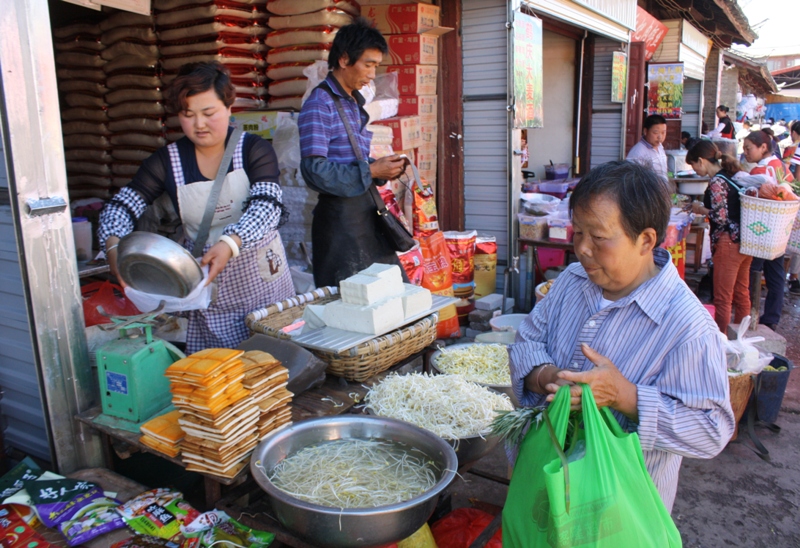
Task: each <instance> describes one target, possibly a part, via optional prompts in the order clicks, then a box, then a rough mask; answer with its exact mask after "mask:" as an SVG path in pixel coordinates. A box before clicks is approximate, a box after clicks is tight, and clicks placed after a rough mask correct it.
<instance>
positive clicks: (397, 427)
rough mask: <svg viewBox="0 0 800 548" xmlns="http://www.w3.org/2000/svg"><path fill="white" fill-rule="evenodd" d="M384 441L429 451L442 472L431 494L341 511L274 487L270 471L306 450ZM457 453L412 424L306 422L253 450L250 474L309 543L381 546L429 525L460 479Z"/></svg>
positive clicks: (364, 419) (347, 419) (356, 419)
mask: <svg viewBox="0 0 800 548" xmlns="http://www.w3.org/2000/svg"><path fill="white" fill-rule="evenodd" d="M349 438H357V439H375V438H377V439H382V440H389V441H393V442H400V443H404V444H406V445H408V446H409V447H413V448H416V449H419V450H421V451H423V452H425V453H426V454H427V455H428V457H429V458H430V459H431V460H432V461H433V462H434V463H435V464H436V466H437V468H438V469H439V470H441V471H442V472H441V476H440V478H439V481H438V482H437V483H436V485H435V486H434V487H433V488H432V489H431V490H430V491H428V492H426V493H423V494H422V495H420V496H418V497H414V498H413V499H411V500H408V501H406V502H402V503H399V504H392V505H390V506H379V507H377V508H353V509H344V510H340V509H338V508H329V507H327V506H319V505H317V504H311V503H308V502H304V501H302V500H299V499H297V498H295V497H293V496H291V495H289V494H288V493H286V492H284V491H281V490H280V489H278V488H277V487H275V486H274V485H273V484H272V482H270V481H269V479H268V478H267V477H266V476H265V475H264V473H263V472H261V470H260V469H259V468H258V467H257V466H256V465H255V464H256V463H257V462H259V461H260V463H261V465H262V466H263V467H264V469H265V470H267V471H270V470H272V469H273V468H274V467H275V465H276V464H277V463H279V462H280V461H281V460H283V459H285V458H286V457H288V456H290V455H292V454H294V453H296V452H297V451H299V450H300V449H302V448H304V447H308V446H310V445H316V444H319V443H322V442H325V441H332V440H338V439H349ZM456 467H457V459H456V454H455V452H454V451H453V448H452V447H450V445H448V444H447V442H445V441H444V440H442V439H441V438H439V437H438V436H436V435H435V434H433V433H431V432H428V431H426V430H423V429H422V428H418V427H417V426H414V425H413V424H409V423H407V422H403V421H398V420H394V419H387V418H384V417H375V416H364V415H361V416H359V415H344V416H339V417H323V418H319V419H310V420H307V421H302V422H299V423H296V424H293V425H292V426H290V427H288V428H284V429H282V430H279V431H277V432H274V433H272V434H270V435H269V436H268V437H266V438H265V439H264V440H263V441H262V442H261V443H260V444H259V445H258V446H257V447H256V449H255V451H253V455H252V457H251V459H250V472H251V474H252V475H253V477H254V478H255V479H256V481H257V482H258V484H259V485H260V486H261V488H262V489H263V490H264V491H265V492H266V493H267V495H268V496H269V498H270V502H271V504H272V509H273V510H274V511H275V515H276V517H277V518H278V520H279V521H280V522H281V524H282V525H283V526H284V527H285V528H287V529H289V530H290V531H292V532H294V533H295V534H297V535H298V536H300V537H303V538H304V539H306V540H307V541H308V542H309V543H310V544H312V545H314V546H321V547H349V546H379V545H382V544H389V543H392V542H397V541H400V540H403V539H405V538H408V537H409V536H411V535H412V534H413V533H414V532H415V531H417V529H419V528H420V527H422V525H423V524H424V523H425V522H426V521H427V520H428V518H429V517H430V516H431V514H432V513H433V510H434V508H435V507H436V503H437V500H438V495H439V493H441V492H442V490H444V489H445V488H446V487H447V486H448V485H449V484H450V482H451V481H452V480H453V478H454V477H455V470H456Z"/></svg>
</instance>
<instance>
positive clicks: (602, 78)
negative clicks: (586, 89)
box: [591, 37, 624, 167]
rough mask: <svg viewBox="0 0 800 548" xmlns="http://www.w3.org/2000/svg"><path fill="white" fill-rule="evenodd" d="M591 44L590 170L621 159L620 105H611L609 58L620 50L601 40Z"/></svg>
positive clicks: (616, 46)
mask: <svg viewBox="0 0 800 548" xmlns="http://www.w3.org/2000/svg"><path fill="white" fill-rule="evenodd" d="M594 44H595V45H594V91H593V94H592V144H591V167H595V166H598V165H600V164H604V163H606V162H611V161H613V160H620V159H621V158H622V156H623V153H622V124H623V123H624V115H623V109H622V107H623V105H622V103H612V102H611V64H612V56H613V54H614V52H615V51H622V48H621V47H620V43H619V42H618V41H616V40H609V39H607V38H602V37H596V38H595V42H594Z"/></svg>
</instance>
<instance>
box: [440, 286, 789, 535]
mask: <svg viewBox="0 0 800 548" xmlns="http://www.w3.org/2000/svg"><path fill="white" fill-rule="evenodd" d="M690 277H691V278H693V279H692V280H689V284H690V285H694V283H696V282H697V280H698V279H699V277H695V276H690ZM778 332H779V333H780V334H782V335H783V336H784V337H786V339H787V352H786V354H787V357H788V358H789V359H790V360H792V361H793V362H794V363H796V364H798V366H800V297H795V296H792V295H790V294H789V293H788V292H787V293H786V300H785V303H784V314H783V318H782V320H781V323H780V325H779V327H778ZM777 424H778V425H779V426H781V428H782V430H781V432H780V433H779V434H775V433H773V432H771V431H769V430H767V429H766V428H764V427H761V426H758V427H757V428H756V433H757V435H758V436H759V438H760V439H761V441H762V443H763V444H764V445H765V446H766V447H767V449H768V450H769V452H770V455H771V457H772V462H771V463H767V462H764V461H763V460H761V459H760V458H759V457H758V456H757V455H756V454H755V453H754V452H753V451H752V450H751V447H752V443H751V442H750V440H749V439H748V438H747V435H746V432H742V434H740V437H739V440H737V441H734V442H732V443H731V444H729V445H728V447H727V448H726V449H725V450H724V451H723V452H722V453H721V454H720V455H718V456H717V457H716V458H714V459H711V460H696V459H684V461H683V466H682V468H681V476H680V482H679V485H678V496H677V500H676V503H675V507H674V509H673V519H674V520H675V523H676V525H677V526H678V529H679V530H680V532H681V536H682V537H683V541H684V546H685V547H686V548H715V547H722V546H737V547H738V546H741V547H744V546H747V547H752V548H760V547H764V548H767V547H769V548H788V547H800V519H798V518H799V517H800V456H799V455H800V373H798V372H797V371H795V372H794V373H793V374H792V375H791V377H790V381H789V387H788V388H787V392H786V396H785V397H784V401H783V407H782V409H781V414H780V415H779V417H778V420H777ZM506 466H507V465H506V462H505V456H504V454H503V453H502V451H499V450H495V451H494V452H493V453H491V454H490V455H489V456H487V457H485V458H484V459H482V460H481V461H479V462H478V463H477V464H476V466H475V468H478V469H481V470H485V471H489V472H491V473H494V474H496V475H503V474H504V473H505V471H506ZM452 491H453V493H454V496H453V507H459V506H468V505H469V504H470V503H472V502H474V501H476V500H479V501H482V502H486V503H490V504H492V505H498V506H499V505H502V504H503V502H504V500H505V495H506V491H507V488H506V487H505V486H502V485H501V484H498V483H495V482H492V481H488V480H485V479H482V478H476V477H475V476H473V475H471V474H467V475H466V476H465V478H464V479H463V480H457V481H456V482H455V483H454V484H453V486H452Z"/></svg>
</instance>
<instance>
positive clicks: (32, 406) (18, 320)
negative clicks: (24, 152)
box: [0, 120, 50, 461]
mask: <svg viewBox="0 0 800 548" xmlns="http://www.w3.org/2000/svg"><path fill="white" fill-rule="evenodd" d="M0 128H2V120H0ZM0 189H1V190H0V194H6V190H7V189H8V178H7V173H6V164H5V154H4V152H3V140H2V138H0ZM0 390H2V394H3V396H2V399H0V415H1V417H0V421H1V424H2V428H3V438H4V441H5V445H6V447H13V448H15V449H18V450H19V451H22V452H23V453H26V454H29V455H33V456H35V457H39V458H41V459H44V460H47V461H49V460H50V443H49V440H48V436H47V428H46V426H45V418H44V410H43V408H42V398H41V395H40V392H39V378H38V375H37V373H36V361H35V359H34V354H33V348H32V343H31V332H30V324H29V323H28V307H27V305H26V304H25V297H24V292H23V286H22V275H21V270H20V261H19V252H18V250H17V236H16V231H15V230H14V220H13V218H12V215H11V206H9V205H6V204H3V205H0Z"/></svg>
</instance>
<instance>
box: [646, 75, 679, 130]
mask: <svg viewBox="0 0 800 548" xmlns="http://www.w3.org/2000/svg"><path fill="white" fill-rule="evenodd" d="M647 85H648V91H647V114H648V115H650V114H660V115H661V116H663V117H664V118H666V119H667V120H680V119H681V114H682V112H683V109H682V108H681V107H682V106H683V63H663V64H662V63H652V64H650V65H649V66H648V67H647Z"/></svg>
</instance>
